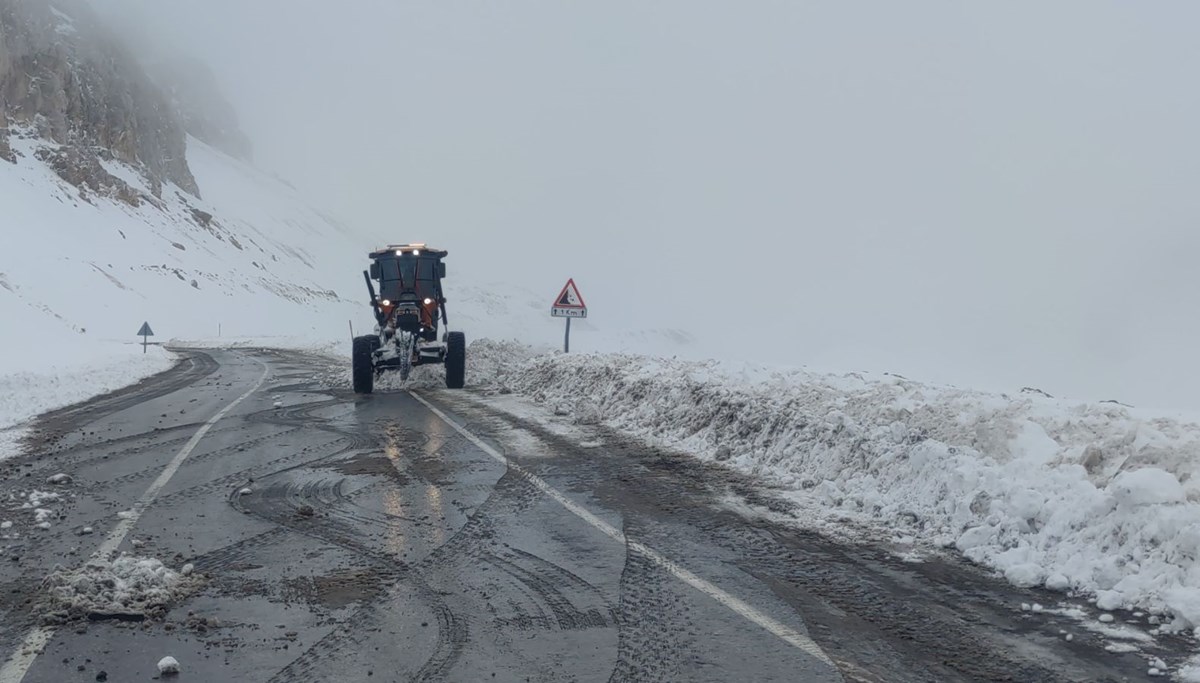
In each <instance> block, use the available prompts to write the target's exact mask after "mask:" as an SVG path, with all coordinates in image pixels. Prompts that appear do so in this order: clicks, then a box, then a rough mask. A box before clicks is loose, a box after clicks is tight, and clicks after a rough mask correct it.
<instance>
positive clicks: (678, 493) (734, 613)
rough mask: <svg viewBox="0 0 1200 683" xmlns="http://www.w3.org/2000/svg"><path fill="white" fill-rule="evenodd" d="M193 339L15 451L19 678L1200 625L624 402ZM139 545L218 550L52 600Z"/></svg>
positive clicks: (795, 661) (9, 473) (1055, 665)
mask: <svg viewBox="0 0 1200 683" xmlns="http://www.w3.org/2000/svg"><path fill="white" fill-rule="evenodd" d="M183 353H184V354H185V356H186V360H184V361H183V362H182V363H181V364H180V365H179V366H178V367H176V368H175V369H174V370H172V371H170V372H168V373H165V374H163V375H160V376H158V377H155V378H152V379H150V380H147V381H146V382H143V383H142V384H140V385H138V386H136V387H133V388H131V389H129V390H125V391H122V392H118V393H117V394H113V395H109V396H106V397H103V398H100V399H97V400H95V401H92V402H90V403H88V404H84V405H82V406H77V407H74V408H70V409H66V410H63V411H59V412H57V413H54V414H50V415H47V416H45V417H43V418H42V419H41V420H40V421H39V423H38V424H37V426H36V430H35V432H34V434H33V436H32V437H31V438H30V440H29V443H28V444H27V446H28V453H27V454H26V455H25V456H23V457H21V458H18V459H15V460H11V461H8V462H6V463H4V465H3V466H4V468H5V469H4V471H5V477H4V481H3V484H2V486H3V489H2V490H0V495H4V496H5V497H6V499H7V500H8V501H9V508H10V510H9V511H8V512H6V513H5V514H6V515H7V518H8V519H12V520H14V522H15V526H14V527H13V528H12V529H10V530H8V531H7V532H6V533H7V534H10V535H14V536H15V537H14V538H10V539H9V540H6V541H4V543H5V547H4V558H3V560H2V561H0V581H2V582H3V588H4V590H3V591H0V611H2V613H3V619H2V620H0V643H2V644H3V646H4V648H5V653H6V655H8V657H9V658H8V660H7V663H6V664H5V665H4V668H3V669H2V670H0V683H16V681H22V680H23V681H26V682H28V683H41V682H46V683H50V682H54V683H60V682H64V681H96V680H108V681H121V682H124V681H145V680H151V679H153V678H155V677H156V676H158V670H157V668H156V664H157V662H158V661H159V659H160V658H162V657H163V656H166V655H171V656H173V657H175V658H176V659H178V660H179V662H180V663H181V666H182V670H183V673H182V674H181V676H180V677H179V680H187V681H270V682H280V683H282V682H285V681H288V682H290V681H314V682H315V681H339V682H341V681H344V682H347V683H349V682H359V681H362V682H367V681H370V682H377V681H458V682H470V681H594V682H603V681H714V682H716V681H721V682H725V681H813V682H822V681H872V682H874V681H879V682H887V683H905V682H908V681H938V682H944V681H1126V680H1131V681H1138V680H1162V679H1154V678H1151V677H1149V676H1148V673H1147V672H1148V668H1149V665H1148V664H1147V656H1163V657H1164V658H1167V659H1168V660H1170V661H1177V660H1178V659H1179V656H1180V653H1181V652H1182V649H1181V648H1182V646H1181V645H1179V644H1178V643H1173V642H1170V641H1167V640H1164V639H1163V638H1160V639H1159V640H1158V642H1157V644H1153V645H1143V648H1142V649H1143V650H1144V654H1139V653H1120V652H1109V651H1106V650H1105V647H1106V646H1111V645H1112V643H1113V642H1114V641H1112V640H1111V639H1106V638H1103V637H1101V636H1100V635H1097V634H1095V633H1093V632H1090V631H1088V630H1086V629H1084V628H1082V627H1081V624H1080V622H1078V621H1076V620H1074V619H1071V618H1069V617H1066V616H1060V615H1056V614H1051V613H1049V612H1045V611H1043V612H1041V613H1033V612H1023V611H1021V609H1020V605H1021V603H1023V602H1025V603H1034V602H1040V603H1043V604H1045V605H1047V606H1050V605H1055V604H1056V601H1057V600H1059V599H1060V598H1061V596H1055V595H1051V594H1048V593H1039V592H1033V591H1022V590H1019V589H1015V588H1012V587H1010V586H1008V585H1007V584H1005V583H1003V582H1001V581H998V580H996V579H994V578H991V577H990V576H988V575H987V574H986V573H983V572H981V571H978V570H976V569H974V568H973V567H970V566H968V565H967V564H965V563H963V562H960V561H956V560H954V559H953V558H943V559H932V560H927V561H924V562H919V563H914V562H906V561H904V560H903V559H901V558H898V557H897V556H896V555H895V554H894V553H893V552H892V551H891V550H890V549H889V548H887V547H885V546H883V545H873V544H863V543H856V544H849V543H845V542H839V541H835V540H831V539H827V538H824V537H822V536H820V535H817V534H815V533H811V532H805V531H802V530H798V529H796V528H794V527H792V526H788V525H782V524H778V523H774V522H771V521H764V519H763V518H762V517H763V516H762V515H749V513H746V512H742V511H744V510H747V509H753V508H758V509H762V508H767V509H774V510H779V511H781V512H786V506H785V505H784V504H783V503H782V502H780V501H778V500H775V499H773V498H772V497H771V495H770V493H769V492H765V493H764V492H763V491H762V489H761V485H756V484H755V482H753V481H751V480H749V479H747V478H745V477H743V476H740V475H737V474H735V473H731V472H729V471H727V470H724V469H722V468H719V467H716V466H707V465H703V464H700V463H698V462H697V461H695V460H693V459H689V458H687V457H685V456H682V455H679V454H674V453H669V452H662V451H657V450H655V449H652V448H647V447H646V446H644V445H639V444H638V443H637V442H634V441H632V440H628V439H625V438H623V437H621V436H620V435H618V434H614V433H611V432H606V431H605V430H603V429H601V428H587V429H588V430H590V431H589V434H590V436H589V437H588V438H587V439H586V440H584V439H583V438H580V437H578V436H577V435H573V433H572V432H566V433H564V432H563V431H562V430H558V429H548V428H547V427H545V426H543V424H541V423H535V422H533V421H530V420H528V419H525V418H521V417H515V416H513V415H512V414H510V413H508V412H505V411H502V410H498V409H497V408H496V407H495V400H494V399H488V398H486V397H483V396H480V395H478V394H476V393H473V392H471V391H469V390H468V391H465V392H450V391H447V390H430V389H425V390H416V391H413V392H411V393H410V392H407V391H391V392H382V393H377V394H375V395H373V396H368V397H359V396H355V395H354V394H352V393H350V392H349V391H348V390H347V389H346V388H341V387H335V388H329V387H328V386H326V384H325V383H323V382H322V380H321V378H322V377H323V376H325V375H326V374H327V370H328V368H327V366H326V365H325V364H323V363H322V362H321V361H320V360H318V359H313V358H306V357H303V356H295V355H292V354H284V353H280V352H270V351H248V350H236V351H206V352H201V351H186V352H183ZM58 473H65V474H68V475H70V476H71V477H72V481H71V482H70V483H69V484H65V485H57V486H56V485H50V484H46V483H45V482H46V480H47V479H48V478H49V477H51V476H53V475H55V474H58ZM33 489H40V490H51V491H53V492H56V493H58V494H59V495H60V497H59V499H58V500H57V501H54V502H50V503H46V507H48V508H50V509H52V511H53V512H54V514H55V515H57V517H56V518H54V519H53V520H52V526H51V528H50V529H47V530H42V529H38V528H36V527H35V526H34V524H33V515H32V514H31V511H30V510H24V511H22V510H13V509H12V508H14V507H16V506H17V504H18V503H20V500H18V497H20V496H25V495H27V494H28V492H29V491H30V490H33ZM731 501H733V502H737V503H738V504H732V503H731ZM85 527H90V528H91V529H92V533H86V534H85V533H82V532H83V530H84V528H85ZM114 552H128V553H130V554H132V555H137V556H146V557H154V558H158V559H161V560H162V561H164V562H166V563H167V564H168V565H169V566H171V567H173V568H176V569H178V568H180V567H182V566H183V565H184V564H185V563H190V564H192V565H194V567H195V570H196V574H195V575H193V577H191V578H192V579H194V580H195V585H194V587H193V589H192V592H191V593H190V594H189V595H187V596H185V597H181V598H179V599H178V600H177V601H176V602H175V603H174V604H171V605H168V606H167V608H166V611H165V614H157V615H152V617H153V618H150V619H146V620H144V621H137V620H134V619H135V618H136V617H130V618H128V620H123V619H113V618H107V616H112V615H107V616H106V615H103V614H93V615H91V616H92V619H95V620H90V619H81V620H73V621H67V622H65V623H55V620H51V621H50V622H47V621H46V620H45V618H44V617H45V614H46V612H47V609H48V608H47V607H46V605H45V604H44V602H43V600H44V597H43V591H41V590H40V589H39V584H40V582H41V581H42V579H43V577H45V576H46V575H47V574H49V573H50V572H51V571H52V570H53V569H54V568H55V567H56V566H61V568H65V569H67V570H70V569H75V568H78V567H80V566H82V565H83V564H84V563H85V562H87V561H88V560H89V558H97V557H104V556H111V555H112V554H113V553H114ZM1064 633H1069V634H1071V635H1072V636H1073V638H1072V639H1071V640H1067V639H1066V638H1065V637H1064ZM1117 649H1120V648H1117Z"/></svg>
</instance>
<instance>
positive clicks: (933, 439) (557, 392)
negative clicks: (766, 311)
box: [468, 343, 1200, 628]
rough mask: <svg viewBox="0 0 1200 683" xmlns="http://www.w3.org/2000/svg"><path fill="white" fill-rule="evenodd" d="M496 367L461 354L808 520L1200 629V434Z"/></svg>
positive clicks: (1057, 406)
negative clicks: (764, 483) (755, 487)
mask: <svg viewBox="0 0 1200 683" xmlns="http://www.w3.org/2000/svg"><path fill="white" fill-rule="evenodd" d="M507 351H508V350H507V349H505V348H503V346H497V345H490V344H487V343H477V344H473V345H472V346H471V349H470V353H469V354H468V357H469V358H470V357H475V358H476V359H478V360H477V362H481V363H483V365H484V366H486V367H482V368H480V369H481V370H483V371H486V372H490V373H491V374H490V376H489V377H488V378H487V380H490V381H485V378H483V377H480V376H478V375H475V376H473V378H472V380H471V381H472V383H473V384H476V385H479V384H491V385H492V386H493V387H494V388H495V389H497V390H499V391H504V392H509V391H512V392H516V393H519V394H524V395H526V396H529V397H531V398H533V399H534V400H536V401H538V402H540V403H543V404H547V405H549V406H551V407H552V408H555V409H558V410H559V412H561V411H562V408H563V407H564V406H565V407H567V409H568V410H569V411H570V412H572V413H573V414H575V416H576V418H577V419H579V420H586V421H595V420H596V419H597V413H598V415H599V416H600V418H601V419H602V420H603V421H604V422H606V423H607V424H608V425H610V426H612V427H615V428H617V429H620V430H623V431H626V432H628V433H632V434H635V435H638V436H641V437H645V438H647V439H649V440H651V441H653V442H656V443H659V444H663V445H667V446H671V447H675V448H679V449H682V450H685V451H688V452H691V453H694V454H696V455H698V456H700V457H702V458H705V459H718V460H722V461H725V462H726V463H727V464H728V465H730V466H732V467H735V468H737V469H739V470H742V471H744V472H747V473H751V474H755V475H759V476H762V477H764V478H766V479H767V480H768V481H769V482H771V483H772V484H775V485H778V486H781V487H784V488H786V489H790V490H791V491H792V492H794V497H795V499H796V500H797V501H798V502H800V503H801V504H802V505H803V507H804V508H805V509H806V510H808V511H809V512H810V513H811V514H814V515H817V516H818V518H819V519H823V520H840V521H845V520H855V521H863V522H870V523H874V524H882V525H883V526H884V527H885V528H886V529H888V530H889V531H891V532H892V533H894V534H895V535H897V536H912V537H914V538H917V539H922V540H924V541H926V542H931V543H935V544H938V545H942V546H947V547H949V546H953V547H956V548H958V549H959V550H960V551H962V552H963V553H964V554H965V555H966V556H967V557H969V558H971V559H972V560H974V561H978V562H980V563H983V564H986V565H988V566H991V567H994V568H996V569H997V570H999V571H1001V572H1002V573H1003V574H1004V575H1005V576H1006V577H1007V578H1008V579H1010V580H1011V581H1013V582H1014V583H1017V584H1020V585H1024V586H1034V585H1045V586H1047V587H1049V588H1051V589H1055V590H1079V591H1085V592H1088V593H1094V594H1096V595H1097V596H1098V606H1100V607H1101V608H1103V609H1114V608H1118V607H1139V608H1147V609H1151V610H1154V611H1156V612H1169V613H1171V614H1173V615H1174V617H1175V620H1174V622H1173V623H1172V624H1171V626H1172V627H1173V628H1191V627H1196V626H1200V565H1198V564H1197V561H1196V558H1197V557H1200V479H1197V477H1196V474H1197V468H1200V459H1198V458H1197V457H1196V455H1197V454H1198V453H1200V425H1197V424H1191V423H1186V422H1180V421H1176V420H1170V419H1163V418H1154V417H1150V416H1142V415H1138V414H1136V413H1135V411H1133V410H1131V409H1129V408H1126V407H1123V406H1120V405H1116V404H1107V403H1102V404H1070V403H1067V402H1063V401H1056V400H1053V399H1049V398H1047V397H1044V396H1041V395H1026V394H1023V395H1020V396H1017V397H1007V396H998V395H989V394H983V393H978V392H972V391H964V390H959V389H954V388H949V387H936V386H929V385H924V384H920V383H917V382H912V381H909V380H907V379H904V378H901V377H897V376H879V377H867V376H864V375H861V374H850V375H844V376H833V375H818V374H814V373H810V372H806V371H802V370H781V369H770V368H757V367H749V366H734V365H730V364H722V363H719V362H715V361H714V362H706V363H697V362H685V361H674V360H665V359H653V358H646V357H639V356H629V355H561V354H559V355H541V356H535V357H532V358H525V359H523V360H522V359H521V358H520V356H519V355H518V356H517V357H516V359H514V360H511V361H506V360H504V359H505V358H506V357H508V356H507ZM489 364H490V365H489Z"/></svg>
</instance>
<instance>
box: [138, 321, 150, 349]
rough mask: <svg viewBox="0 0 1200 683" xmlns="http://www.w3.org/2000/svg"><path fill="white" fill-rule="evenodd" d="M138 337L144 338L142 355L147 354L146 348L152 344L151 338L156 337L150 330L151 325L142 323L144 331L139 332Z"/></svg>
mask: <svg viewBox="0 0 1200 683" xmlns="http://www.w3.org/2000/svg"><path fill="white" fill-rule="evenodd" d="M138 336H139V337H141V338H142V353H146V346H147V345H149V344H150V337H153V336H154V330H152V329H150V323H148V322H145V323H142V329H140V330H138Z"/></svg>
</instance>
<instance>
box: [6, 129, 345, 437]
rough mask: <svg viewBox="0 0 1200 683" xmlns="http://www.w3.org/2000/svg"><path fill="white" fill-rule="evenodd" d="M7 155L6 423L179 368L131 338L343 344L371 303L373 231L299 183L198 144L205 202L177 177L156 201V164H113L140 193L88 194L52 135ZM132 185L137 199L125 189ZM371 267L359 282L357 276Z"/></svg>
mask: <svg viewBox="0 0 1200 683" xmlns="http://www.w3.org/2000/svg"><path fill="white" fill-rule="evenodd" d="M10 142H11V145H12V149H13V152H14V153H15V155H16V163H8V162H0V207H3V208H2V211H0V226H2V229H3V235H4V242H5V248H4V249H3V250H2V251H0V316H3V319H4V320H5V321H6V322H5V332H4V336H3V349H0V350H2V351H3V353H0V395H3V396H5V397H6V398H5V399H4V401H2V402H0V428H3V427H4V426H7V425H11V424H13V423H14V422H16V421H18V420H20V419H23V418H25V417H28V416H30V415H33V414H35V413H36V412H38V411H41V410H44V409H47V408H51V407H55V406H58V405H64V404H67V403H71V402H73V401H76V400H80V399H82V398H85V397H86V396H88V395H91V394H94V393H98V392H102V391H106V390H110V389H113V388H115V387H117V386H120V385H121V384H123V383H128V382H129V381H132V380H135V379H137V378H138V377H139V376H142V375H145V374H149V373H152V372H156V371H158V370H161V369H163V368H164V367H166V366H167V365H169V363H170V359H169V358H168V357H167V355H166V354H164V353H162V352H161V351H158V352H157V353H154V354H148V355H147V357H146V358H144V359H143V358H130V356H140V355H141V349H140V348H139V347H137V346H135V345H132V342H135V341H136V337H135V333H136V332H137V331H138V328H139V327H140V326H141V324H142V323H143V322H146V321H148V322H149V323H150V324H151V326H152V327H153V329H154V332H155V333H156V335H157V336H156V340H167V339H173V338H174V339H188V338H209V337H211V338H216V337H217V336H218V334H221V335H227V336H233V335H242V336H246V335H253V336H256V337H260V338H287V339H288V340H289V342H290V343H293V344H294V343H296V341H297V340H298V339H300V340H303V339H313V340H329V339H334V338H340V337H342V336H344V333H343V330H345V329H346V321H347V320H348V319H349V318H351V317H353V316H355V315H358V314H359V313H361V312H362V311H361V310H360V309H361V308H362V306H360V305H358V304H357V303H354V302H352V301H351V299H350V296H351V295H355V296H357V295H359V294H360V292H358V290H357V288H355V285H358V286H359V287H361V284H360V283H361V280H360V279H358V278H360V277H361V276H357V274H358V273H360V272H361V267H362V256H363V253H362V252H365V251H366V250H367V249H369V244H368V241H367V240H366V239H365V238H363V237H361V236H357V235H353V234H351V233H350V232H348V231H347V230H345V229H344V228H342V227H340V226H339V225H337V224H336V223H335V222H334V221H332V220H330V219H328V218H327V217H325V216H323V215H322V214H321V213H319V212H317V211H315V210H313V209H310V208H308V207H307V206H306V204H305V202H304V201H303V198H302V197H300V196H299V194H298V193H297V192H296V191H294V190H292V189H291V188H290V187H288V186H286V185H285V184H284V183H282V182H280V181H278V180H275V179H273V178H271V177H269V176H266V175H264V174H262V173H260V172H258V171H256V170H255V169H253V168H252V167H250V166H248V165H246V164H244V163H242V162H240V161H238V160H236V159H233V158H231V157H229V156H226V155H225V154H223V153H221V152H218V151H216V150H214V149H212V148H210V147H208V146H207V145H205V144H204V143H202V142H199V141H197V140H195V139H190V140H189V141H188V162H189V164H190V166H191V168H192V170H193V173H194V174H195V177H196V179H197V183H198V184H199V185H200V186H201V187H202V188H203V189H202V190H201V194H202V196H203V199H201V198H198V197H196V196H194V195H192V194H189V193H187V192H185V191H184V190H182V189H180V188H178V187H175V186H173V185H171V184H165V185H163V186H162V189H161V193H160V196H159V197H155V196H154V194H153V192H152V188H151V186H150V182H149V181H148V180H147V179H146V178H145V177H144V175H143V173H142V171H141V170H139V169H137V168H134V167H132V166H128V165H125V164H123V163H121V162H118V161H105V162H103V163H104V166H105V169H106V170H107V171H108V173H110V174H111V175H112V176H114V177H115V178H118V179H121V180H122V181H124V182H125V183H127V184H128V185H129V186H130V187H131V188H132V189H133V190H134V191H135V192H136V199H135V200H134V201H132V202H130V201H127V200H125V199H121V198H116V197H110V196H107V195H105V194H101V193H94V192H93V193H85V192H84V191H82V190H80V189H79V188H78V187H76V186H74V185H72V184H70V183H68V182H66V181H64V180H63V179H62V178H60V177H59V176H58V175H57V174H55V173H54V172H53V171H52V170H51V168H50V167H49V166H48V165H47V164H45V163H43V162H42V161H40V160H39V159H38V158H37V155H38V154H39V150H45V149H54V148H55V146H54V144H53V143H50V142H47V141H46V140H44V139H42V138H40V137H38V136H37V135H36V134H34V133H33V132H32V131H20V130H18V131H16V134H14V135H13V136H12V139H11V141H10ZM126 196H128V194H127V193H126ZM356 276H357V278H356Z"/></svg>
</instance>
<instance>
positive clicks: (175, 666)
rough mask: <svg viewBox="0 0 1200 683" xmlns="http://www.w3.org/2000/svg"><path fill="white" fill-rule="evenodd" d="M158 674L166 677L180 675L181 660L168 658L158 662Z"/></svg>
mask: <svg viewBox="0 0 1200 683" xmlns="http://www.w3.org/2000/svg"><path fill="white" fill-rule="evenodd" d="M158 673H160V674H162V675H164V676H170V675H174V674H177V673H179V660H177V659H175V658H174V657H171V656H167V657H163V658H162V659H160V660H158Z"/></svg>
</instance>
